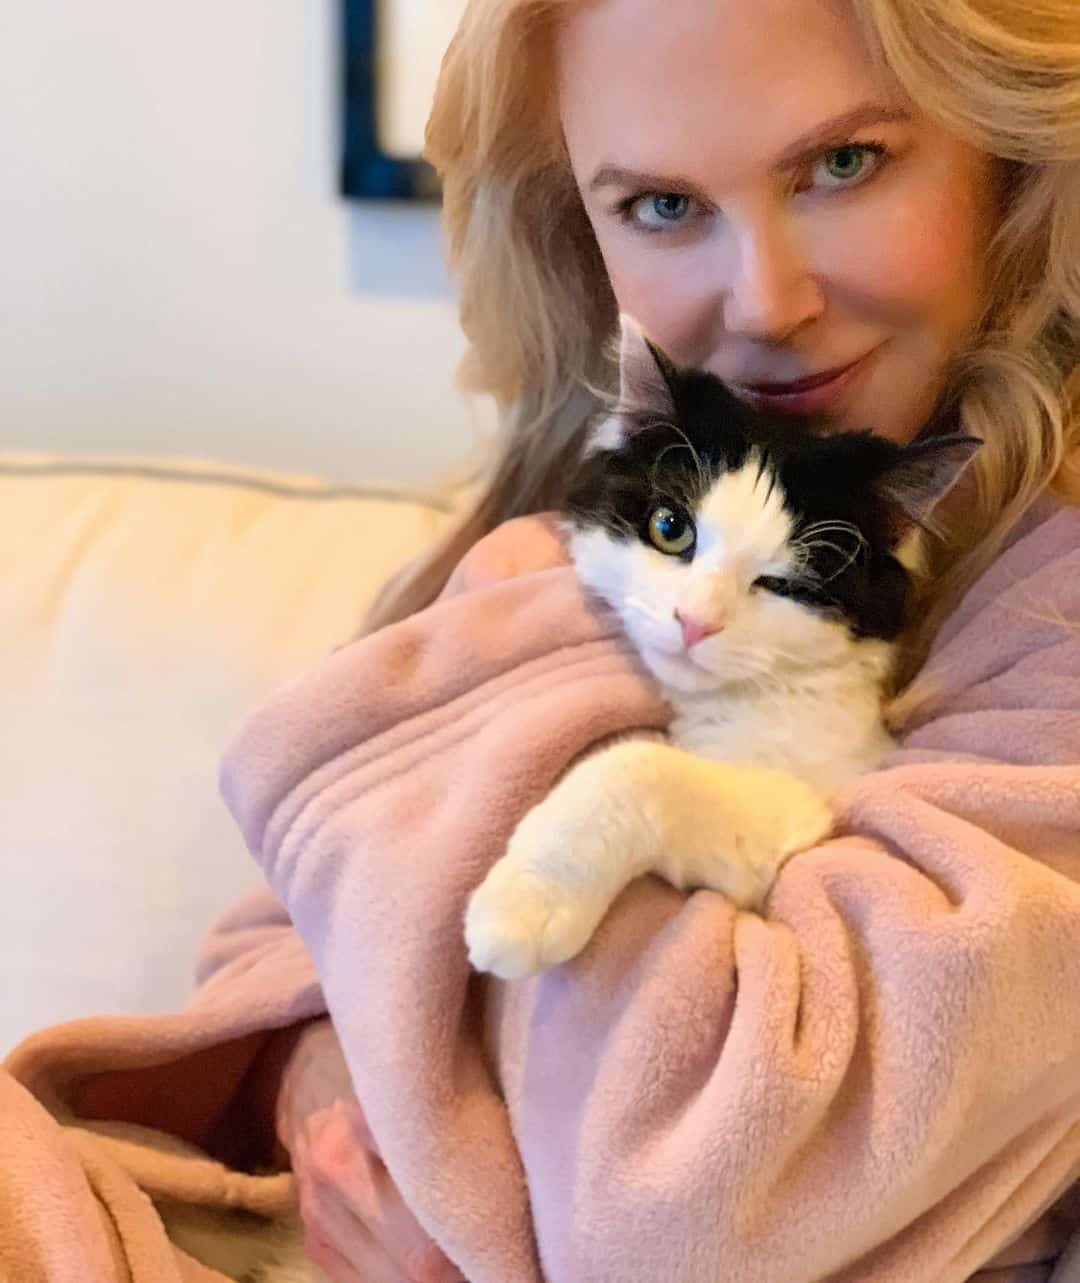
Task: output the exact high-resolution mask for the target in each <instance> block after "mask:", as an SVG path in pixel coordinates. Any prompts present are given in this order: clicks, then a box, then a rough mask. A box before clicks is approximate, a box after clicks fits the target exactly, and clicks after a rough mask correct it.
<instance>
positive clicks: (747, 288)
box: [558, 0, 995, 441]
mask: <svg viewBox="0 0 1080 1283" xmlns="http://www.w3.org/2000/svg"><path fill="white" fill-rule="evenodd" d="M569 13H570V16H569V17H568V18H567V20H566V21H565V24H564V25H563V27H562V29H561V31H560V35H559V42H558V61H559V82H560V83H559V94H560V110H561V116H562V122H563V128H564V131H565V136H566V143H567V147H568V150H569V155H570V161H571V164H572V166H573V170H574V175H575V177H576V180H577V183H578V186H579V187H580V190H581V194H582V198H583V200H584V202H585V207H586V210H587V211H588V215H589V218H590V220H591V222H592V225H593V228H594V230H595V233H596V238H597V241H598V242H599V245H600V249H601V252H602V254H603V257H604V261H605V263H606V265H607V270H608V273H609V276H610V279H611V284H612V287H613V289H614V292H615V297H616V299H617V301H618V304H619V307H620V309H621V310H622V311H624V312H628V313H629V314H630V315H632V316H633V317H635V318H636V319H637V321H638V322H639V323H640V324H641V326H642V327H643V328H644V330H645V332H646V334H647V335H648V336H649V337H650V338H651V339H652V340H653V341H654V342H656V343H657V344H659V345H660V346H661V347H662V348H664V349H665V350H666V352H667V353H668V355H669V356H670V357H671V358H672V359H673V360H675V361H676V362H679V363H681V364H685V365H694V366H698V367H703V368H705V369H708V370H711V371H712V372H713V373H715V374H717V375H719V376H720V378H722V379H723V380H724V381H725V382H726V383H728V384H729V385H731V386H732V387H733V388H734V389H735V390H736V391H737V392H738V393H739V394H740V395H741V396H744V397H745V398H746V399H747V400H750V401H752V402H755V403H758V404H761V405H765V406H769V407H771V408H775V409H779V410H782V411H788V412H790V413H793V414H815V415H820V416H822V420H823V422H824V424H825V426H826V428H827V429H830V430H841V431H842V430H846V429H853V428H866V427H872V428H874V429H875V430H876V431H878V432H879V433H881V434H882V435H884V436H888V437H891V438H892V439H893V440H896V441H908V440H910V439H911V438H912V437H914V435H915V434H916V433H917V432H918V430H919V428H920V427H921V426H922V425H923V423H924V422H925V421H926V420H927V418H928V417H929V416H930V413H931V411H932V409H933V407H934V403H935V401H936V400H937V398H938V395H939V394H940V392H941V390H942V387H943V384H944V380H945V375H946V367H947V364H948V362H949V360H950V358H951V357H953V356H954V355H955V354H956V353H957V352H958V351H959V350H960V349H961V348H962V347H963V346H964V344H965V341H966V340H967V339H968V338H970V336H971V334H972V331H973V329H974V327H975V326H976V324H977V322H978V319H979V314H980V310H981V304H982V288H983V282H982V264H983V261H984V256H985V245H986V242H987V240H988V236H989V232H990V231H991V230H992V227H993V220H994V213H993V211H994V205H995V195H994V182H993V172H994V171H993V168H992V164H991V162H990V161H989V159H988V158H987V157H985V156H984V155H983V154H982V153H980V152H978V151H976V150H975V149H974V148H972V147H971V146H969V145H968V144H966V143H964V142H962V141H960V140H959V139H958V138H956V137H954V136H952V135H951V134H949V133H947V132H946V131H945V130H943V129H942V128H941V127H940V126H938V125H936V124H935V123H934V122H932V121H931V120H929V119H928V118H927V117H925V116H924V115H921V114H920V113H919V112H918V111H917V110H916V109H915V108H914V107H913V106H912V104H911V103H910V102H908V101H906V100H905V99H904V98H903V97H902V96H901V95H900V94H899V91H898V90H897V89H896V88H895V87H893V86H890V85H889V84H888V83H886V82H885V81H884V80H883V79H880V78H878V76H877V75H876V74H875V70H874V67H873V65H872V63H871V61H870V59H869V57H868V55H867V53H866V51H865V49H864V47H863V45H862V43H861V40H860V37H859V33H858V31H857V29H856V26H855V23H854V21H853V19H852V17H851V16H850V14H848V13H847V12H845V8H844V6H843V5H842V0H591V2H589V3H584V4H579V5H577V6H576V7H575V8H572V9H571V10H570V11H569Z"/></svg>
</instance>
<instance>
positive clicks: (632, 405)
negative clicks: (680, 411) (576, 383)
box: [619, 312, 675, 419]
mask: <svg viewBox="0 0 1080 1283" xmlns="http://www.w3.org/2000/svg"><path fill="white" fill-rule="evenodd" d="M674 372H675V370H674V366H673V365H672V364H671V362H670V361H669V360H668V359H667V357H666V356H664V354H663V353H662V352H661V351H660V349H659V348H657V347H655V346H654V345H653V344H652V343H650V342H649V340H648V339H647V338H646V337H645V332H644V331H643V330H642V328H641V326H640V325H638V323H637V321H635V320H634V318H633V317H632V316H627V314H626V313H625V312H624V313H623V314H622V315H621V316H620V317H619V410H620V411H622V412H624V413H626V414H631V415H636V414H647V415H649V416H655V417H658V418H663V419H668V418H673V417H674V415H675V397H674V395H673V394H672V390H671V378H672V375H673V374H674Z"/></svg>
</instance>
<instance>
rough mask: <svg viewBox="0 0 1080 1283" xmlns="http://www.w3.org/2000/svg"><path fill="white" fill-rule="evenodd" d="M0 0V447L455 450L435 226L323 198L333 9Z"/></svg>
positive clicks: (294, 456)
mask: <svg viewBox="0 0 1080 1283" xmlns="http://www.w3.org/2000/svg"><path fill="white" fill-rule="evenodd" d="M427 2H428V3H444V2H445V0H427ZM2 9H3V17H2V19H0V448H30V447H33V448H41V449H52V448H76V449H79V450H86V451H139V452H142V453H147V452H153V453H183V454H188V455H203V456H211V457H218V458H224V459H228V460H237V461H241V462H258V463H263V464H267V465H269V466H274V467H285V468H301V469H306V470H314V471H321V472H324V473H328V474H331V475H334V476H338V477H342V478H351V479H356V478H359V477H364V476H373V475H378V476H382V477H388V478H394V479H403V480H408V481H422V480H426V479H428V478H431V477H433V476H437V475H439V474H441V473H442V472H443V470H444V469H446V468H447V467H449V466H452V465H454V464H455V463H456V462H457V461H458V460H459V459H460V458H461V456H462V454H463V453H465V452H466V451H467V450H468V449H469V448H470V445H471V443H472V442H474V440H475V439H476V435H477V433H476V430H475V429H474V427H473V424H474V420H475V418H476V415H475V413H474V412H473V411H470V409H469V408H468V407H467V406H466V405H464V404H463V403H462V402H461V401H460V400H459V399H458V398H457V397H456V395H455V394H454V393H453V391H452V389H451V386H450V378H451V372H452V369H453V366H454V364H455V363H456V360H457V358H458V356H459V355H460V351H461V346H462V340H461V338H460V335H459V332H458V330H457V327H456V323H455V320H454V309H453V303H452V300H451V297H450V289H449V286H448V284H447V281H446V279H445V274H444V271H443V268H442V266H441V254H440V248H439V241H438V230H437V225H436V221H435V214H434V213H433V212H432V211H430V210H422V209H414V208H405V207H397V208H391V207H383V208H379V209H371V208H367V209H358V208H357V207H356V206H355V205H348V204H346V203H343V202H341V201H340V200H339V199H338V198H337V197H336V195H335V192H334V188H335V178H336V165H337V119H336V115H337V104H336V99H335V93H336V65H335V57H336V50H335V47H334V46H335V40H336V23H337V9H336V4H335V3H334V0H228V2H227V3H222V0H184V2H183V3H180V4H178V3H176V0H2Z"/></svg>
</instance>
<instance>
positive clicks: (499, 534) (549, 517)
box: [442, 512, 569, 597]
mask: <svg viewBox="0 0 1080 1283" xmlns="http://www.w3.org/2000/svg"><path fill="white" fill-rule="evenodd" d="M568 560H569V558H568V557H567V554H566V548H565V546H564V543H563V537H562V532H561V530H560V528H559V519H558V517H557V515H556V514H555V513H551V512H545V513H541V514H540V515H539V516H535V517H515V518H514V519H513V520H512V521H506V522H504V523H503V524H502V525H501V526H498V527H497V528H496V529H495V530H493V531H492V532H491V534H489V535H485V536H484V538H483V539H481V540H480V542H479V543H478V544H476V545H475V546H474V547H472V548H471V549H470V550H469V551H468V552H467V553H466V554H465V556H464V557H463V558H462V559H461V561H460V562H459V563H458V566H457V568H456V569H455V571H454V573H453V574H452V575H451V576H450V579H449V580H448V581H447V584H446V587H445V588H444V589H443V591H442V596H444V597H453V596H454V595H455V594H456V593H459V592H470V591H471V590H473V589H476V588H488V587H490V586H491V585H492V584H496V583H499V582H500V580H503V579H513V578H515V577H516V576H517V575H528V574H534V573H537V572H539V571H541V570H551V569H553V568H554V567H555V566H564V565H566V563H567V561H568Z"/></svg>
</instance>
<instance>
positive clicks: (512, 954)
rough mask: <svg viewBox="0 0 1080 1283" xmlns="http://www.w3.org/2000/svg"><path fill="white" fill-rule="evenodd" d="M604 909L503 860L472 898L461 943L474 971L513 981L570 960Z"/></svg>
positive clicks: (519, 866) (548, 880) (577, 894)
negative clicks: (463, 940)
mask: <svg viewBox="0 0 1080 1283" xmlns="http://www.w3.org/2000/svg"><path fill="white" fill-rule="evenodd" d="M606 908H607V905H606V904H604V903H599V902H597V901H596V900H595V899H592V898H590V897H588V896H583V895H582V893H581V891H580V889H578V890H576V891H575V890H571V889H568V888H567V887H565V886H562V885H560V884H559V883H557V882H554V881H552V880H551V879H549V878H544V877H542V876H540V875H539V874H537V873H533V872H532V871H530V870H529V869H527V868H523V867H522V866H521V865H520V864H519V863H517V862H516V861H514V860H510V859H506V858H503V859H502V860H500V861H499V862H498V864H496V865H495V867H494V868H493V869H492V870H491V872H490V873H489V874H488V876H487V878H486V879H485V880H484V882H483V883H482V884H481V885H480V887H479V888H478V889H477V890H476V891H475V892H474V893H473V896H472V899H471V900H470V901H469V906H468V908H467V909H466V911H465V943H466V945H467V946H468V950H469V961H470V962H471V963H472V965H473V966H474V967H475V968H476V970H477V971H487V972H490V973H491V974H492V975H494V976H498V977H499V978H500V979H501V980H518V979H521V978H522V977H523V976H529V975H532V974H533V973H535V972H537V971H544V970H546V969H547V968H548V967H554V966H558V964H559V963H561V962H566V961H567V960H568V959H570V958H573V957H575V956H576V955H577V954H579V953H580V952H581V950H582V949H584V947H585V946H586V944H588V942H589V939H590V937H591V936H592V934H593V932H594V931H595V930H596V928H597V926H598V925H599V923H600V920H601V919H602V918H603V916H604V913H605V911H606Z"/></svg>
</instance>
